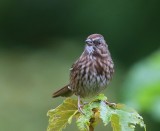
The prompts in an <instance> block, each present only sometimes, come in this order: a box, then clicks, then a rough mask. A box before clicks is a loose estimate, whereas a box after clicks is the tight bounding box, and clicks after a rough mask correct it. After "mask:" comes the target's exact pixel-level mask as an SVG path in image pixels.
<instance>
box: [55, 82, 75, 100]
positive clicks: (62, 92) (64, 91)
mask: <svg viewBox="0 0 160 131" xmlns="http://www.w3.org/2000/svg"><path fill="white" fill-rule="evenodd" d="M68 86H69V85H66V86H65V87H63V88H61V89H60V90H58V91H56V92H54V93H53V95H52V97H53V98H55V97H59V96H62V97H69V96H71V95H72V94H73V92H72V91H71V90H70V89H69V88H68Z"/></svg>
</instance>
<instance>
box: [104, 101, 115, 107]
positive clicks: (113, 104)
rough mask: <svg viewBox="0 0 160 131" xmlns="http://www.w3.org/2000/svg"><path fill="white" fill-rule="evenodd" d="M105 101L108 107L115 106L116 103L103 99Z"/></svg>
mask: <svg viewBox="0 0 160 131" xmlns="http://www.w3.org/2000/svg"><path fill="white" fill-rule="evenodd" d="M105 103H106V104H107V105H108V106H109V107H116V103H111V102H109V101H105Z"/></svg>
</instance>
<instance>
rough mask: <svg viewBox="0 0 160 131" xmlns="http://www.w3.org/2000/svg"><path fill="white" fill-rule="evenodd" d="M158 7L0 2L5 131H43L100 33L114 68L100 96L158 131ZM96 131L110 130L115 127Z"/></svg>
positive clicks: (141, 2) (141, 1) (139, 0)
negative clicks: (56, 94)
mask: <svg viewBox="0 0 160 131" xmlns="http://www.w3.org/2000/svg"><path fill="white" fill-rule="evenodd" d="M159 5H160V1H158V0H150V1H149V0H132V1H131V0H120V1H118V0H115V1H113V0H112V1H111V0H101V1H98V0H88V1H86V0H81V1H75V0H68V1H65V0H21V1H20V0H1V1H0V130H1V131H11V130H12V131H22V130H23V131H45V130H46V128H47V125H48V117H47V116H46V113H47V111H48V110H49V109H52V108H54V107H56V106H57V105H59V104H60V103H61V102H62V101H63V98H57V99H52V98H51V95H52V92H53V91H55V90H56V89H59V88H60V87H62V86H63V85H65V84H67V83H68V80H69V68H70V66H71V65H72V63H73V62H74V61H75V60H76V59H77V58H78V57H79V56H80V54H81V52H82V51H83V48H84V44H85V43H84V40H85V39H86V37H87V36H88V35H90V34H92V33H100V34H102V35H104V37H105V39H106V41H107V43H108V45H109V49H110V52H111V54H112V58H113V60H114V63H115V74H114V77H113V80H112V82H111V84H110V86H109V87H108V88H107V90H105V91H103V93H105V95H106V96H107V97H108V99H109V101H112V102H116V103H125V104H127V105H129V106H131V107H133V108H134V109H136V110H137V111H138V112H139V113H140V114H141V115H142V116H143V117H144V121H145V123H146V125H147V130H148V131H158V130H159V129H160V125H159V124H160V15H159V13H160V8H159ZM96 129H97V130H98V129H100V130H101V131H105V130H108V131H109V130H110V131H111V128H110V125H109V126H108V127H103V125H102V124H101V125H100V126H98V127H97V128H96ZM70 130H74V131H76V130H77V127H76V125H75V124H73V125H69V126H68V127H67V128H66V131H70ZM138 130H142V129H138Z"/></svg>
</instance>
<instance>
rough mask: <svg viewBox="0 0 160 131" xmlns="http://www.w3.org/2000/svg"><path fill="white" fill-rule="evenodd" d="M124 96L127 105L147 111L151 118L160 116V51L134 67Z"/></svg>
mask: <svg viewBox="0 0 160 131" xmlns="http://www.w3.org/2000/svg"><path fill="white" fill-rule="evenodd" d="M123 96H124V100H125V101H126V103H127V104H128V105H129V104H130V105H132V106H134V107H136V108H137V109H139V110H141V111H146V112H148V113H150V114H151V116H153V117H154V116H156V119H159V121H160V116H159V115H158V116H157V115H154V114H155V112H156V114H160V110H159V108H158V107H156V108H154V109H153V107H155V105H157V101H158V103H160V97H159V96H160V51H157V52H155V53H154V54H152V55H151V56H150V57H148V58H147V59H145V60H142V61H141V62H139V63H137V64H136V65H135V66H133V67H132V68H131V70H130V72H129V74H128V75H127V77H126V81H125V84H124V90H123ZM157 117H159V118H157Z"/></svg>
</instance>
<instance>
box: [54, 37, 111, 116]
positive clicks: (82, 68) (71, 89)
mask: <svg viewBox="0 0 160 131" xmlns="http://www.w3.org/2000/svg"><path fill="white" fill-rule="evenodd" d="M85 43H86V44H85V48H84V51H83V52H82V54H81V55H80V57H79V59H78V60H77V61H76V62H75V63H74V64H73V65H72V66H71V69H70V81H69V84H68V85H66V86H64V87H63V88H61V89H59V90H58V91H56V92H54V93H53V95H52V97H53V98H56V97H59V96H62V97H70V96H72V95H73V94H75V95H76V96H77V97H78V105H77V106H78V110H79V112H82V113H83V111H82V105H81V98H89V97H93V96H96V95H98V94H99V93H100V92H101V91H102V90H103V89H105V88H106V87H107V86H108V84H109V82H110V81H111V79H112V76H113V74H114V63H113V60H112V58H111V54H110V52H109V49H108V44H107V43H106V41H105V39H104V37H103V36H102V35H101V34H91V35H89V36H88V37H87V39H86V40H85Z"/></svg>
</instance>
